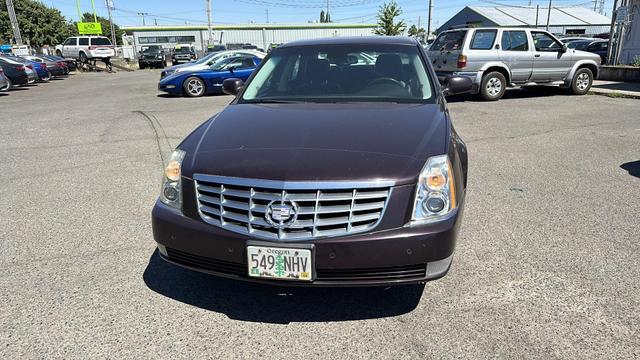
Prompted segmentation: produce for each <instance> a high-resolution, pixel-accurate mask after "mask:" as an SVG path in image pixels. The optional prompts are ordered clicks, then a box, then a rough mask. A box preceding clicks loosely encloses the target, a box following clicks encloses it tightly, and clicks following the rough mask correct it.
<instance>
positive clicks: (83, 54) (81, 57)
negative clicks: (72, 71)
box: [80, 52, 87, 63]
mask: <svg viewBox="0 0 640 360" xmlns="http://www.w3.org/2000/svg"><path fill="white" fill-rule="evenodd" d="M80 62H81V63H86V62H87V54H85V53H83V52H81V53H80Z"/></svg>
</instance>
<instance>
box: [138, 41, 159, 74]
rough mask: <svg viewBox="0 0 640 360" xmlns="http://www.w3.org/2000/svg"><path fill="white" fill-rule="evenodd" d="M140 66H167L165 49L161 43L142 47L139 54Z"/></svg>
mask: <svg viewBox="0 0 640 360" xmlns="http://www.w3.org/2000/svg"><path fill="white" fill-rule="evenodd" d="M138 66H139V67H140V69H144V68H146V67H149V66H151V67H159V68H163V67H164V66H165V59H164V49H163V48H162V46H160V45H149V46H145V47H143V48H142V51H140V53H139V55H138Z"/></svg>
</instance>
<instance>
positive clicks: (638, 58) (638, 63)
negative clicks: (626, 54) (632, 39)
mask: <svg viewBox="0 0 640 360" xmlns="http://www.w3.org/2000/svg"><path fill="white" fill-rule="evenodd" d="M631 65H633V66H638V67H640V56H636V57H635V58H634V59H633V64H631Z"/></svg>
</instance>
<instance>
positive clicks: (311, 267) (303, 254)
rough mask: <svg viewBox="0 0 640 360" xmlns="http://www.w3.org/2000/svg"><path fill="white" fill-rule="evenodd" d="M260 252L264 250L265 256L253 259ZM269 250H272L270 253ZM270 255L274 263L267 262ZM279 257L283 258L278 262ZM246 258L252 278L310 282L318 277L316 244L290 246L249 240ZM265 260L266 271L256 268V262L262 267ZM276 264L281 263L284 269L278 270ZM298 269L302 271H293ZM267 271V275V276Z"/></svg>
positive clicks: (249, 274)
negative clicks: (271, 265)
mask: <svg viewBox="0 0 640 360" xmlns="http://www.w3.org/2000/svg"><path fill="white" fill-rule="evenodd" d="M258 250H262V251H263V252H264V254H261V255H258V259H256V256H253V258H252V255H257V254H258V253H257V251H258ZM269 250H271V252H270V253H269ZM269 255H270V256H272V259H273V262H269V261H267V260H269V258H268V256H269ZM278 255H280V256H281V259H280V260H276V257H277V256H278ZM261 256H262V257H261ZM265 256H266V257H265ZM246 257H247V274H248V276H249V277H250V278H254V279H265V280H278V281H301V282H310V281H313V280H315V277H316V269H315V266H316V261H315V260H316V259H315V246H314V244H298V243H297V244H288V243H274V242H266V241H255V240H249V241H247V247H246ZM263 259H264V261H265V262H266V264H264V263H263V264H264V265H266V266H267V268H266V269H265V268H263V267H261V266H258V267H257V268H256V267H254V265H255V264H256V260H257V261H258V264H259V265H260V264H261V263H262V262H263ZM305 260H306V267H304V266H303V265H305ZM276 262H279V263H280V265H281V266H282V267H280V268H278V269H276V268H275V263H276ZM271 263H273V264H274V266H273V267H270V264H271ZM292 268H293V269H292ZM256 269H257V271H256ZM296 269H297V270H300V271H291V270H296ZM265 270H266V272H267V274H265ZM276 270H277V273H276ZM283 272H284V273H283ZM304 272H308V274H304Z"/></svg>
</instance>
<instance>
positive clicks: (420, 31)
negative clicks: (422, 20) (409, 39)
mask: <svg viewBox="0 0 640 360" xmlns="http://www.w3.org/2000/svg"><path fill="white" fill-rule="evenodd" d="M426 32H427V31H426V30H425V29H424V28H420V29H418V27H417V26H415V25H411V27H409V30H408V31H407V34H409V36H421V35H424V34H425V33H426Z"/></svg>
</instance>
